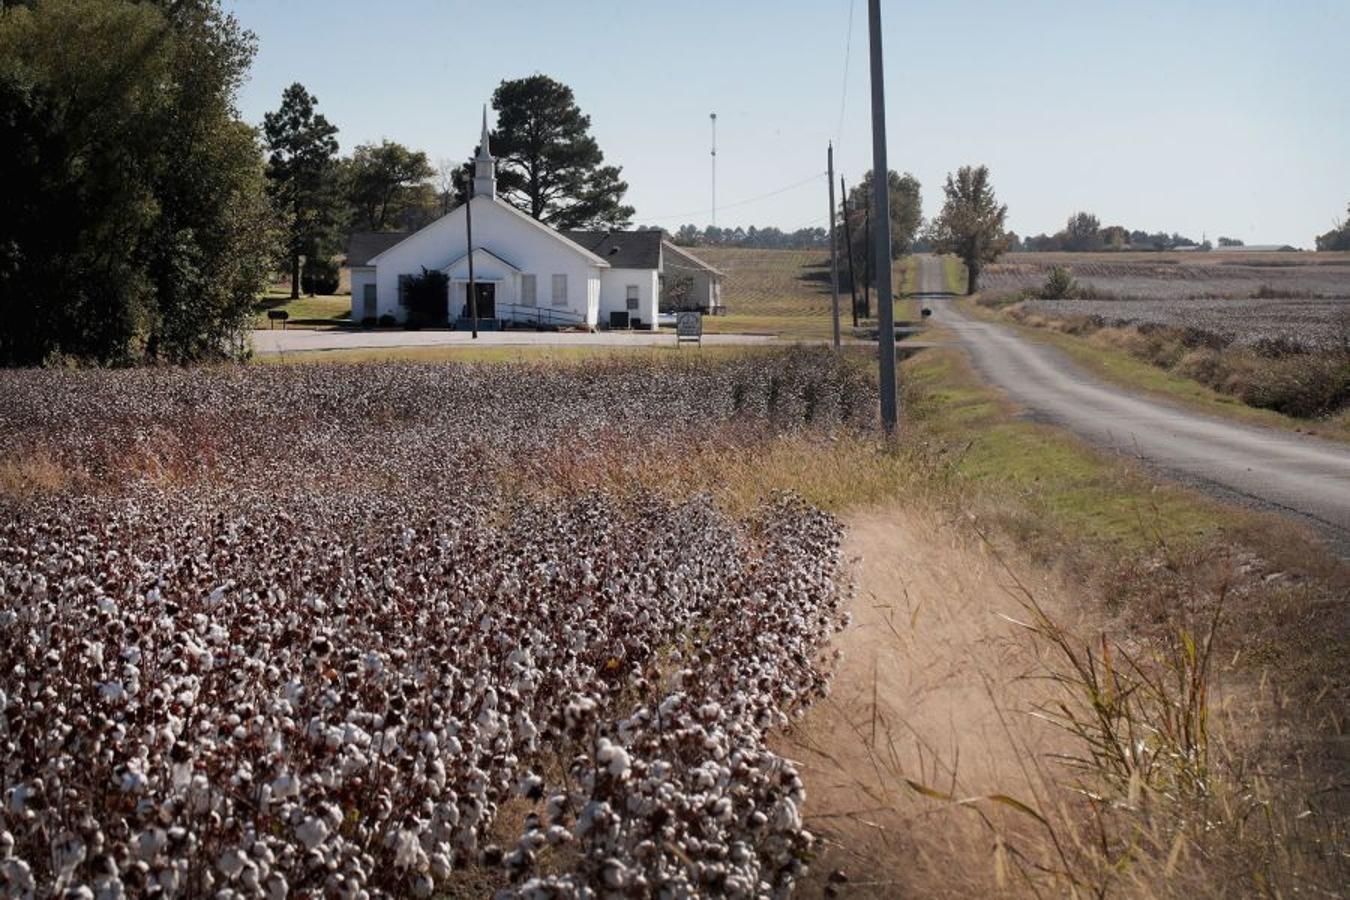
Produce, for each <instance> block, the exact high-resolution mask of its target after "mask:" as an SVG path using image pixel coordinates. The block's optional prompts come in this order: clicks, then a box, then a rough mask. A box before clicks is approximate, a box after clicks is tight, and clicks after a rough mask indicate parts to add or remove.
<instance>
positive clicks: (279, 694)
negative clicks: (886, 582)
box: [0, 353, 874, 898]
mask: <svg viewBox="0 0 1350 900" xmlns="http://www.w3.org/2000/svg"><path fill="white" fill-rule="evenodd" d="M0 382H3V385H0V388H2V390H0V449H3V453H4V458H5V459H7V460H10V461H15V460H18V461H29V463H31V465H30V468H31V469H32V470H34V471H41V472H47V473H49V477H48V478H47V479H46V481H43V482H42V484H41V485H40V486H39V487H40V489H34V490H18V489H13V488H11V489H10V490H8V491H7V493H6V495H5V497H4V498H3V500H0V504H3V516H0V736H2V737H3V740H4V742H5V745H4V751H5V752H4V757H3V763H2V765H3V770H2V771H3V776H2V777H3V785H2V787H3V807H2V808H3V829H2V830H0V891H3V892H4V893H5V894H7V895H14V896H65V897H72V898H74V897H120V896H163V897H198V896H205V895H213V896H221V897H266V898H282V897H287V896H331V897H366V896H372V897H373V896H418V897H426V896H452V895H457V894H462V893H465V892H466V891H470V890H472V891H474V892H481V891H483V890H497V891H499V892H500V893H501V894H502V895H503V896H511V897H517V896H518V897H531V898H546V897H645V896H667V897H683V896H696V895H698V896H702V895H718V896H729V897H754V896H781V895H786V894H788V893H790V891H791V889H792V886H793V884H794V881H795V879H796V878H797V877H798V876H799V874H800V873H801V871H802V868H803V865H804V863H805V861H806V859H807V856H808V852H809V849H810V845H811V837H810V835H809V834H808V833H807V832H806V831H805V830H804V828H803V825H802V820H801V815H800V807H801V804H802V801H803V790H802V783H801V780H800V779H799V777H798V776H797V773H796V772H795V771H794V769H793V766H792V765H791V764H790V763H789V762H788V761H786V760H784V759H782V758H779V757H777V756H775V755H774V754H773V753H771V752H770V751H769V750H768V749H767V747H766V744H765V739H766V735H767V734H768V733H769V732H770V731H771V730H772V729H774V728H777V727H779V726H781V725H783V724H784V723H785V722H786V721H787V719H788V717H789V716H791V715H792V714H793V713H794V711H796V710H798V709H800V708H801V707H802V706H803V705H804V704H807V703H809V702H811V701H812V700H813V699H815V698H817V697H819V696H820V695H821V694H822V692H824V691H825V690H826V688H827V674H828V666H827V665H826V663H827V662H828V660H827V659H826V658H825V657H824V655H823V654H824V651H823V645H824V642H825V640H826V638H827V637H828V636H829V635H830V634H831V633H832V631H833V630H835V629H836V628H838V627H840V625H841V623H842V618H843V613H842V611H841V606H842V603H843V600H844V599H845V594H846V588H845V587H843V586H842V585H841V584H840V574H841V573H840V565H841V561H840V558H839V545H840V529H839V526H838V524H837V523H836V522H835V521H834V520H833V519H832V518H831V517H829V516H828V515H826V514H824V513H822V512H820V511H818V510H815V509H813V508H810V507H808V506H807V505H805V504H804V503H802V502H800V501H797V500H794V499H792V498H790V497H775V498H765V502H764V505H763V506H762V507H761V508H760V509H759V511H758V512H756V513H754V514H752V515H749V516H742V517H735V516H732V515H730V514H728V513H727V512H725V511H723V510H722V509H720V508H719V507H718V506H717V505H716V504H715V503H714V502H713V501H712V500H711V499H709V498H708V497H705V496H697V495H693V496H680V495H679V494H678V492H673V491H670V490H665V489H663V485H662V483H661V479H660V478H659V474H660V471H661V460H672V459H675V458H677V457H678V456H679V454H680V453H681V451H682V448H688V447H695V446H699V445H700V444H706V443H709V442H712V443H717V444H718V445H719V446H723V447H726V448H730V449H729V452H746V453H750V452H754V450H755V447H756V446H762V443H763V442H765V441H771V440H773V439H774V438H775V436H776V435H778V434H781V433H783V432H785V431H800V430H803V429H812V430H819V431H822V432H825V431H834V430H838V429H859V428H863V427H866V424H865V423H867V422H869V421H870V419H871V416H872V412H873V402H874V397H873V392H872V388H871V387H870V385H869V384H868V383H867V382H866V380H865V379H864V378H862V377H861V376H860V375H859V374H857V373H856V372H855V371H854V370H853V369H851V368H850V367H849V366H848V365H846V364H843V363H840V362H838V361H836V360H835V359H833V358H832V357H831V356H829V355H827V354H824V353H819V354H817V353H810V354H805V355H793V354H787V353H785V354H781V355H760V356H755V357H751V358H745V359H737V360H727V361H724V362H718V363H691V364H676V365H669V364H665V365H660V364H653V363H651V362H627V363H608V364H606V363H596V364H588V365H587V366H585V367H581V366H577V367H563V366H558V367H543V366H527V365H510V366H482V367H469V366H414V365H396V364H385V365H369V366H303V367H275V368H274V367H258V368H245V369H220V370H197V371H129V372H103V373H99V372H10V373H5V374H3V375H0ZM644 453H645V454H647V455H648V456H649V457H651V458H650V459H649V460H648V461H647V464H645V465H644V464H643V459H642V454H644ZM614 465H620V466H631V468H625V470H624V472H625V474H626V475H629V476H631V480H630V481H628V482H627V485H626V486H625V487H617V486H616V485H623V484H624V483H625V481H624V479H622V478H620V479H617V480H616V479H615V478H613V477H608V478H606V479H600V480H594V479H588V473H590V472H592V471H593V470H594V468H595V467H605V466H614ZM25 471H27V470H25ZM50 473H56V474H55V475H52V474H50ZM466 885H472V886H473V887H472V888H469V887H466Z"/></svg>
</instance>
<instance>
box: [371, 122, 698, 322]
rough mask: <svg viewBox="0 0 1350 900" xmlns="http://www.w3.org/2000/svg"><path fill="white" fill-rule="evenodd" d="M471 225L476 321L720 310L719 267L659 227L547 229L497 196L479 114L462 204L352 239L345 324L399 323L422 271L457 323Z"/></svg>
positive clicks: (629, 318)
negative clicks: (438, 282)
mask: <svg viewBox="0 0 1350 900" xmlns="http://www.w3.org/2000/svg"><path fill="white" fill-rule="evenodd" d="M470 211H471V212H472V221H471V223H470V222H468V221H466V219H467V218H468V215H467V214H468V213H469V212H470ZM470 225H471V230H472V237H473V244H472V253H473V282H474V284H475V286H476V289H475V294H476V296H477V301H478V302H477V306H478V309H477V314H478V317H479V319H480V320H486V321H487V322H490V323H500V324H502V325H507V324H512V323H514V324H517V325H531V324H533V325H537V326H545V327H567V326H581V327H589V328H596V327H635V328H653V329H654V328H656V326H657V314H658V312H660V311H665V310H666V309H668V308H670V307H671V306H672V304H673V305H675V306H678V307H680V308H686V309H688V308H698V309H703V310H705V311H708V312H721V311H723V310H722V297H721V281H722V273H721V272H718V271H717V270H716V269H714V268H713V267H711V266H709V265H707V264H706V263H704V262H703V261H702V260H699V259H698V258H696V257H694V256H693V255H691V254H690V253H689V252H688V251H687V250H685V249H683V248H680V247H676V246H674V245H673V244H671V243H670V242H669V241H667V240H665V239H664V234H663V233H662V232H660V231H556V230H554V229H553V228H550V227H549V226H548V225H545V224H544V223H542V222H540V221H538V220H536V219H534V218H532V217H531V216H529V215H528V214H526V213H524V212H521V211H520V210H518V209H516V208H515V207H514V206H512V205H511V204H509V203H507V202H506V201H504V200H502V199H501V198H499V197H498V196H497V179H496V163H495V161H494V160H493V158H492V155H491V153H490V151H489V147H488V129H487V114H486V111H484V116H483V134H482V138H481V143H480V145H479V148H478V153H477V154H476V156H475V158H474V179H473V198H472V199H471V200H470V201H469V203H468V204H465V205H461V206H459V207H456V208H455V209H453V210H451V211H450V212H449V213H447V214H446V215H444V216H442V217H440V218H439V219H437V220H435V221H434V222H432V223H430V224H429V225H427V226H426V227H424V228H422V229H421V230H419V231H415V232H411V233H408V232H378V233H362V234H353V235H352V236H351V241H350V243H349V246H348V253H347V264H348V266H349V268H350V271H351V285H352V312H351V321H352V323H353V324H358V323H364V324H374V323H375V322H377V321H379V320H381V319H382V318H384V317H392V318H393V320H394V321H396V322H400V323H402V322H405V321H406V320H407V313H408V309H407V306H406V293H405V292H406V290H407V288H408V285H409V283H410V280H411V279H412V278H413V277H414V276H416V275H420V274H421V273H422V271H423V270H424V269H425V270H427V271H440V272H444V273H445V274H446V276H447V277H448V280H449V296H448V297H447V306H446V318H447V320H448V321H449V322H450V323H452V324H453V323H455V322H456V321H457V320H464V319H466V318H467V317H468V315H469V313H468V307H469V304H468V298H469V293H468V286H469V253H470V250H469V226H470ZM384 320H385V321H388V319H387V318H386V319H384Z"/></svg>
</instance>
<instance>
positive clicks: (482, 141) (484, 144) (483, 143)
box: [478, 103, 492, 159]
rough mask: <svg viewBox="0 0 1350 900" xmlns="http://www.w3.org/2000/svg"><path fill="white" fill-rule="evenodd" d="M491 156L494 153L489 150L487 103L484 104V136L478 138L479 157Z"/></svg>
mask: <svg viewBox="0 0 1350 900" xmlns="http://www.w3.org/2000/svg"><path fill="white" fill-rule="evenodd" d="M484 157H487V158H489V159H490V158H491V157H492V154H491V153H489V152H488V130H487V104H486V103H484V104H483V136H482V137H480V138H479V139H478V158H479V159H483V158H484Z"/></svg>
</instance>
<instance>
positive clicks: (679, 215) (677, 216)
mask: <svg viewBox="0 0 1350 900" xmlns="http://www.w3.org/2000/svg"><path fill="white" fill-rule="evenodd" d="M824 174H825V173H824V172H816V173H814V174H812V175H808V176H807V177H806V178H803V179H802V180H801V181H794V182H793V183H792V184H789V185H785V186H783V187H781V188H778V189H777V190H773V191H769V192H768V193H767V194H760V195H759V196H758V197H750V198H749V199H746V200H738V201H736V202H735V203H722V204H719V205H718V207H717V208H718V209H736V208H737V207H741V206H749V205H750V204H751V203H758V202H759V201H761V200H767V199H769V198H770V197H777V196H778V195H779V194H786V193H787V192H788V191H791V190H795V189H796V188H799V187H802V186H803V185H806V184H810V183H811V182H813V181H815V180H816V179H817V178H819V177H820V176H822V175H824ZM706 211H707V210H706V208H705V209H692V210H689V211H688V212H681V213H671V214H670V215H668V216H637V217H636V218H638V219H640V220H642V221H643V222H669V221H671V220H672V219H684V218H688V217H689V216H696V215H698V214H700V213H703V212H706Z"/></svg>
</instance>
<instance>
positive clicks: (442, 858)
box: [427, 852, 453, 881]
mask: <svg viewBox="0 0 1350 900" xmlns="http://www.w3.org/2000/svg"><path fill="white" fill-rule="evenodd" d="M427 863H428V866H429V868H430V871H431V875H432V877H434V878H435V879H436V880H437V881H444V880H445V879H447V878H449V877H450V874H451V872H452V871H453V866H452V864H451V862H450V857H449V856H448V855H447V854H445V853H441V852H436V853H432V854H431V855H430V856H429V858H428V860H427Z"/></svg>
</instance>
